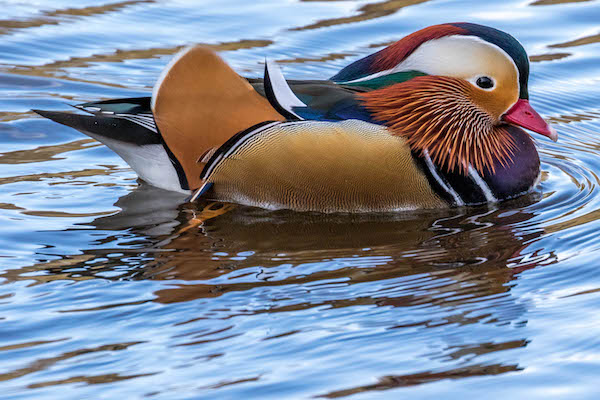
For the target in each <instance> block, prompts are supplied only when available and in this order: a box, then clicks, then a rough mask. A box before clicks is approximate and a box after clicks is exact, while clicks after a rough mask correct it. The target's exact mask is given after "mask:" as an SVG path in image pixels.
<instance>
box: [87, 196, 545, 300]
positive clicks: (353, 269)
mask: <svg viewBox="0 0 600 400" xmlns="http://www.w3.org/2000/svg"><path fill="white" fill-rule="evenodd" d="M173 196H179V195H178V194H174V193H170V192H166V191H162V190H160V189H156V188H153V187H149V186H145V185H143V186H141V188H140V189H138V190H135V191H133V192H132V193H130V194H128V195H126V196H124V197H122V198H121V199H119V201H118V202H117V203H116V204H115V205H116V206H118V207H120V208H121V209H122V211H121V212H119V213H117V214H115V215H112V216H109V217H101V218H98V219H96V220H95V221H94V222H93V225H94V226H96V228H97V229H104V230H122V229H127V228H130V229H131V230H132V231H133V232H135V233H137V234H138V235H140V236H147V237H152V240H153V241H154V242H155V243H156V244H155V245H154V246H153V247H152V246H151V247H150V248H148V249H146V250H150V251H152V252H151V253H150V252H149V254H152V257H153V260H152V261H151V262H149V263H147V264H146V265H145V266H143V267H142V268H138V269H135V270H133V271H131V274H132V277H133V278H135V279H158V280H163V279H169V280H172V279H177V280H183V281H188V282H190V284H182V285H181V286H180V287H179V288H174V289H168V290H164V291H161V292H159V293H157V294H158V299H157V300H158V301H161V302H166V303H169V302H174V301H188V300H193V299H196V298H201V297H215V296H219V295H220V294H222V293H224V292H228V291H239V290H247V289H250V288H252V287H256V286H264V285H266V286H284V285H289V284H294V285H306V284H310V283H314V282H318V281H322V280H339V281H344V282H345V283H346V284H348V285H352V284H356V283H360V282H367V281H378V280H387V279H393V278H398V277H406V276H411V275H420V274H428V275H430V279H437V280H446V281H447V282H448V284H447V285H442V286H439V287H436V288H435V289H432V290H431V291H430V292H431V293H430V295H432V294H433V293H436V294H438V295H436V296H435V297H436V300H434V299H432V298H431V297H429V296H428V295H424V294H418V295H417V294H413V295H409V296H407V297H405V298H385V297H377V298H373V299H371V300H372V302H373V303H376V304H382V305H398V306H402V305H409V304H420V303H431V302H433V303H436V304H438V303H439V304H446V305H450V304H455V303H460V302H461V300H452V301H449V300H448V299H445V298H444V297H443V296H439V294H440V293H442V292H448V293H450V292H456V294H459V293H460V292H461V291H464V288H465V287H469V288H470V289H469V290H467V292H473V293H475V292H476V294H477V296H484V295H486V294H487V295H490V294H497V293H503V292H506V291H507V290H508V289H509V287H510V286H509V285H506V283H508V282H510V281H511V280H512V278H513V276H514V275H515V274H518V273H519V272H521V271H524V270H526V269H529V268H533V267H535V266H536V265H538V263H542V264H545V265H547V264H551V263H553V262H554V261H555V257H554V255H553V254H552V253H548V254H545V255H539V254H531V252H530V251H528V250H527V247H528V245H529V244H531V243H532V242H534V241H535V240H536V238H538V237H540V236H541V234H542V233H543V231H542V230H540V229H539V228H538V229H527V228H526V226H527V224H526V222H527V221H528V220H529V219H531V218H532V217H533V216H534V215H533V214H531V213H529V212H526V211H525V207H521V209H520V208H519V207H520V206H525V205H527V204H529V203H531V202H533V201H535V198H534V197H535V196H539V194H531V195H530V196H529V197H527V196H526V197H525V198H523V199H520V200H515V201H512V202H510V203H507V204H505V205H502V206H492V207H488V206H485V207H479V208H466V209H448V210H441V211H440V210H435V211H427V210H425V211H423V210H422V211H415V212H410V213H402V214H370V215H351V214H319V213H297V212H288V211H276V212H273V211H267V210H262V209H257V208H248V207H243V206H232V205H227V204H216V203H200V204H198V205H193V204H189V203H188V204H185V205H183V206H174V205H173V204H174V203H173V198H172V197H173ZM161 200H163V201H162V202H161ZM148 207H153V208H152V209H149V208H148ZM203 210H204V211H203ZM207 210H208V212H206V211H207ZM219 214H221V215H219ZM203 216H204V217H203ZM194 217H195V218H196V219H195V220H196V221H198V220H199V219H202V218H206V220H205V221H204V222H203V223H201V224H198V225H197V226H196V224H194V223H193V222H192V223H190V221H194ZM190 224H191V225H190ZM520 226H523V227H524V228H519V227H520ZM130 233H131V231H130ZM153 250H160V251H153ZM143 251H144V250H140V252H143ZM228 275H231V276H230V277H229V278H231V279H230V282H227V281H228V280H229V279H228ZM242 276H245V278H243V279H242V278H241V277H242ZM214 280H218V283H213V282H212V281H214ZM450 282H453V283H450ZM467 282H469V285H466V283H467ZM473 285H475V286H476V287H477V289H476V290H474V289H473V288H472V286H473ZM461 288H462V289H461ZM484 292H485V293H484ZM365 301H366V300H365V299H361V302H363V303H364V302H365ZM469 301H472V298H469ZM307 306H313V305H307Z"/></svg>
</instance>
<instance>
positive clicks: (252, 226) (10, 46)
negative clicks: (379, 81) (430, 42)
mask: <svg viewBox="0 0 600 400" xmlns="http://www.w3.org/2000/svg"><path fill="white" fill-rule="evenodd" d="M530 1H531V2H530V3H528V2H527V1H515V0H511V1H489V2H481V1H475V0H469V1H443V0H440V1H435V0H433V1H423V0H421V1H419V0H415V1H409V0H407V1H400V0H388V1H379V2H372V1H331V2H327V1H292V0H290V1H286V2H282V1H280V0H272V1H261V2H257V3H255V2H247V1H240V0H230V1H212V0H210V1H209V0H204V1H203V2H202V4H198V2H194V1H185V0H180V1H172V2H157V1H139V0H138V1H136V0H131V1H121V2H110V1H107V0H80V1H78V2H72V1H66V0H58V1H51V2H50V1H47V2H43V1H37V2H25V1H7V0H4V1H1V2H0V4H1V5H2V10H3V16H2V20H1V21H0V39H1V40H0V55H1V56H0V57H1V58H0V88H1V89H2V90H1V91H0V144H1V147H0V149H1V152H2V154H1V155H0V282H1V283H0V389H1V392H0V393H2V394H0V397H4V398H10V399H21V398H35V399H56V398H61V399H70V398H72V399H82V398H127V399H135V398H145V397H150V398H157V399H167V398H168V399H184V398H218V399H227V398H260V399H282V398H311V397H319V396H321V397H325V398H339V397H350V396H352V398H353V399H367V398H368V399H373V398H392V399H397V398H410V399H421V398H423V399H425V398H427V399H429V398H434V396H435V397H442V398H456V399H460V398H465V397H467V398H472V397H475V396H477V395H480V396H485V398H487V399H506V397H507V396H512V397H513V398H530V399H553V398H556V399H565V398H576V399H595V398H597V396H598V392H599V391H600V390H599V389H598V383H597V377H598V375H599V373H600V323H599V319H598V317H597V315H596V314H597V310H598V308H599V307H600V273H598V272H597V268H598V264H597V262H598V259H599V257H600V241H598V239H597V236H598V233H597V232H598V229H600V222H599V221H598V218H600V179H599V177H598V172H597V171H598V170H599V169H600V160H599V159H598V155H597V152H598V150H599V149H600V135H599V132H600V90H599V88H600V36H599V35H600V2H599V1H557V0H554V1H550V0H538V1H533V0H530ZM562 3H564V4H562ZM448 21H472V22H477V23H483V24H487V25H492V26H495V27H497V28H500V29H502V30H505V31H507V32H510V33H511V34H513V35H514V36H516V37H517V38H518V39H520V40H521V41H522V43H523V44H524V46H525V48H526V49H527V51H528V52H529V54H530V55H531V56H532V60H533V61H534V62H533V63H532V76H531V81H530V82H531V83H530V93H531V96H532V99H531V102H532V104H533V105H534V107H535V108H536V109H537V110H538V111H539V112H540V113H541V114H542V115H544V116H545V117H546V118H549V119H550V120H552V121H553V122H554V123H555V125H554V126H555V127H556V129H557V130H558V132H559V135H560V139H559V142H558V143H551V142H549V141H548V140H546V139H544V138H540V137H539V136H538V137H537V139H536V140H537V144H538V148H539V151H540V155H541V159H542V170H543V181H542V183H541V185H540V187H539V190H537V191H536V192H535V193H533V194H531V195H529V196H525V197H523V198H520V199H517V200H514V201H511V202H508V203H503V204H500V205H496V206H490V207H479V208H469V209H453V210H445V211H421V212H412V213H405V214H398V215H374V216H368V215H362V216H344V215H338V216H335V215H326V216H323V215H318V214H295V213H291V212H267V211H262V210H257V209H249V208H242V207H237V208H234V209H232V210H221V212H222V211H227V212H225V213H223V214H222V215H220V216H217V217H215V218H213V219H209V220H208V221H207V222H206V223H205V224H204V225H202V226H199V227H198V226H196V227H191V228H190V229H188V230H186V231H185V232H183V233H181V234H177V232H178V231H180V230H181V229H185V228H186V227H187V228H189V227H190V226H191V225H190V221H193V217H194V215H197V214H198V213H199V212H200V209H201V208H202V207H203V205H200V206H197V207H196V206H191V205H178V204H179V202H180V200H181V197H180V196H179V195H177V194H172V193H167V192H164V191H161V190H158V189H154V188H151V187H147V186H143V185H142V186H141V187H138V182H137V181H136V176H135V174H134V173H133V172H132V171H131V170H130V169H129V168H128V167H127V165H126V164H125V163H124V162H123V161H122V160H121V159H119V158H118V157H117V156H116V155H114V154H113V153H112V152H111V151H110V150H108V149H107V148H105V147H103V146H101V145H99V144H98V143H96V142H94V141H92V140H91V139H88V138H87V137H85V136H83V135H82V134H80V133H78V132H76V131H74V130H72V129H69V128H66V127H63V126H60V125H58V124H54V123H52V122H50V121H47V120H43V119H41V118H39V117H37V116H36V115H35V114H33V113H32V112H31V111H30V109H32V108H42V109H53V110H65V109H68V106H67V105H66V104H73V103H76V102H83V101H93V100H98V99H106V98H114V97H128V96H137V95H146V94H147V93H149V92H150V90H151V88H152V85H153V84H154V81H155V79H156V78H157V77H158V75H159V73H160V71H161V69H162V68H163V66H165V65H166V63H167V62H168V61H169V58H170V56H171V55H172V54H173V53H175V52H176V51H177V50H178V49H180V48H181V47H182V46H184V45H187V44H191V43H206V44H209V45H212V46H214V47H215V48H216V49H218V50H221V51H222V53H221V54H222V55H223V57H224V58H225V59H226V60H227V61H228V62H230V63H231V64H232V65H233V66H234V67H235V68H236V70H237V71H239V72H240V73H241V74H244V75H246V76H260V75H261V73H262V68H263V66H262V62H263V60H264V58H265V57H268V58H270V59H274V60H278V61H280V62H281V63H282V65H283V66H284V72H285V74H286V76H288V77H290V78H300V79H310V78H322V77H327V76H331V75H333V74H334V73H335V72H336V71H337V70H339V69H340V68H341V67H342V66H344V65H346V64H348V63H349V62H351V61H353V60H355V59H358V58H360V57H362V56H364V55H366V54H369V53H371V52H373V51H375V50H376V49H378V48H380V47H381V46H382V45H384V44H386V43H388V42H390V41H393V40H397V39H399V38H401V37H402V36H404V35H406V34H408V33H410V32H412V31H414V30H417V29H419V28H422V27H424V26H427V25H431V24H434V23H440V22H448ZM216 213H218V211H217V212H216Z"/></svg>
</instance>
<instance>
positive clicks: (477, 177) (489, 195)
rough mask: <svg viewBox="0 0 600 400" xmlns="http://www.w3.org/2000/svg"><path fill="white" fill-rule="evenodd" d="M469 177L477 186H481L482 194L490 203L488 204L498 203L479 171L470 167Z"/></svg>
mask: <svg viewBox="0 0 600 400" xmlns="http://www.w3.org/2000/svg"><path fill="white" fill-rule="evenodd" d="M469 177H470V178H471V179H472V180H473V182H475V184H476V185H477V186H479V188H480V189H481V192H482V193H483V195H484V196H485V199H486V200H487V201H488V203H497V202H498V199H497V198H496V196H494V194H493V193H492V191H491V190H490V187H489V186H488V184H487V183H485V181H484V180H483V178H481V176H480V175H479V173H478V172H477V170H476V169H475V168H473V166H471V165H469Z"/></svg>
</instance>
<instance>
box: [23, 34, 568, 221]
mask: <svg viewBox="0 0 600 400" xmlns="http://www.w3.org/2000/svg"><path fill="white" fill-rule="evenodd" d="M528 77H529V60H528V57H527V54H526V52H525V50H524V48H523V46H522V45H521V44H520V43H519V42H518V41H517V40H516V39H515V38H513V37H512V36H510V35H509V34H507V33H504V32H502V31H499V30H497V29H494V28H490V27H486V26H482V25H477V24H472V23H449V24H441V25H435V26H430V27H428V28H425V29H422V30H420V31H417V32H415V33H412V34H410V35H408V36H406V37H404V38H403V39H401V40H399V41H397V42H395V43H393V44H392V45H390V46H388V47H386V48H384V49H383V50H381V51H378V52H376V53H374V54H371V55H369V56H367V57H364V58H362V59H360V60H358V61H355V62H353V63H352V64H350V65H348V66H347V67H345V68H343V69H342V70H341V71H340V72H338V73H337V74H335V75H334V76H332V77H331V78H330V79H329V80H322V81H318V80H314V81H301V80H290V81H286V79H285V78H284V77H283V75H282V73H281V71H280V69H279V68H278V67H277V65H276V64H275V63H273V62H269V61H267V62H266V63H265V75H264V79H245V78H243V77H241V76H239V75H238V74H237V73H236V72H235V71H233V70H232V69H231V68H230V67H229V66H228V65H227V64H226V63H225V62H224V61H223V60H222V59H221V58H219V56H217V55H216V54H215V53H214V52H213V51H211V50H209V49H207V48H205V47H202V46H195V47H190V48H187V49H185V50H183V51H182V52H180V53H179V54H177V55H176V56H175V57H174V59H173V60H172V61H171V62H170V63H169V65H167V67H166V68H165V69H164V71H163V72H162V74H161V76H160V78H159V80H158V82H157V83H156V85H155V87H154V90H153V92H152V96H151V97H143V98H128V99H117V100H108V101H100V102H92V103H85V104H80V105H77V106H75V107H77V108H78V109H80V110H82V111H85V112H87V113H89V114H76V113H65V112H54V111H41V110H34V111H36V112H37V113H39V114H40V115H42V116H44V117H47V118H50V119H52V120H54V121H56V122H59V123H61V124H64V125H68V126H71V127H73V128H76V129H78V130H80V131H81V132H83V133H85V134H87V135H89V136H91V137H92V138H94V139H97V140H99V141H100V142H102V143H104V144H105V145H106V146H108V147H109V148H111V149H112V150H113V151H114V152H115V153H117V154H118V155H119V156H121V157H122V158H123V159H124V160H125V161H126V162H127V163H128V164H129V165H130V166H131V168H132V169H133V170H134V171H135V172H136V173H137V174H138V176H139V177H140V178H141V179H142V180H144V181H146V182H148V183H149V184H151V185H154V186H157V187H159V188H163V189H167V190H172V191H179V192H185V193H190V194H192V193H193V196H192V197H191V200H195V199H196V198H197V197H199V196H202V197H203V198H206V199H210V200H217V201H224V202H232V203H240V204H245V205H250V206H256V207H263V208H268V209H292V210H298V211H319V212H377V211H397V210H410V209H421V208H439V207H451V206H464V205H476V204H482V203H489V202H497V201H501V200H506V199H510V198H514V197H516V196H519V195H521V194H524V193H526V192H528V191H530V190H531V189H532V188H533V187H534V186H535V185H536V183H537V182H538V179H539V176H540V160H539V157H538V153H537V151H536V148H535V146H534V143H533V141H532V139H531V137H530V136H529V135H528V134H527V133H525V131H523V130H522V129H521V128H525V129H528V130H531V131H534V132H537V133H539V134H541V135H544V136H546V137H548V138H550V139H552V140H554V141H556V139H557V134H556V131H555V130H554V129H552V128H551V127H550V126H549V125H548V124H547V123H546V122H545V121H544V120H543V119H542V118H541V117H540V115H539V114H538V113H537V112H536V111H535V110H534V109H533V108H532V107H531V106H530V104H529V101H528V99H529V93H528V89H527V83H528ZM90 114H91V115H90ZM520 127H521V128H520Z"/></svg>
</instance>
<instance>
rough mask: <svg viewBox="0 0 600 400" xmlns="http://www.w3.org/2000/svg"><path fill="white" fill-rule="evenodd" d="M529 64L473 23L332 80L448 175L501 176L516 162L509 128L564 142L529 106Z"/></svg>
mask: <svg viewBox="0 0 600 400" xmlns="http://www.w3.org/2000/svg"><path fill="white" fill-rule="evenodd" d="M528 78H529V60H528V57H527V54H526V52H525V49H524V48H523V46H521V44H520V43H519V42H518V41H517V40H516V39H515V38H513V37H512V36H510V35H509V34H507V33H504V32H502V31H499V30H497V29H493V28H489V27H486V26H482V25H477V24H471V23H452V24H442V25H435V26H431V27H428V28H425V29H422V30H420V31H417V32H415V33H413V34H411V35H409V36H407V37H405V38H404V39H402V40H400V41H398V42H396V43H394V44H392V45H390V46H389V47H387V48H385V49H383V50H381V51H379V52H377V53H375V54H372V55H370V56H368V57H365V58H363V59H361V60H358V61H356V62H354V63H353V64H351V65H349V66H348V67H346V68H344V69H343V70H341V71H340V72H339V73H338V74H337V75H335V76H333V77H332V78H331V79H332V80H333V81H335V82H337V83H342V84H344V85H350V86H359V87H364V88H367V89H369V90H368V91H366V92H365V93H362V94H360V95H359V96H360V100H361V101H362V102H363V105H364V107H365V108H366V109H367V110H368V111H369V112H370V113H371V115H372V116H373V119H375V120H376V121H378V122H381V123H383V124H385V125H386V126H388V128H389V129H390V130H391V131H392V132H393V134H395V135H399V136H402V137H404V138H406V139H407V141H408V143H409V144H410V146H411V148H412V149H413V151H417V152H421V153H424V152H428V153H429V155H430V156H431V158H432V160H433V161H434V162H435V163H436V164H437V165H438V166H440V167H441V168H444V169H446V170H447V171H449V172H450V171H455V170H458V171H460V172H462V173H466V171H467V170H468V168H469V166H473V167H474V168H476V169H477V170H478V171H479V172H480V173H483V172H485V171H486V170H488V171H490V172H492V173H494V170H495V168H496V166H497V165H501V166H503V167H505V166H507V165H508V164H510V163H511V162H512V156H513V154H514V153H515V150H516V147H517V145H518V144H517V143H515V140H514V136H513V135H511V134H510V129H513V128H510V127H509V126H508V125H509V124H510V125H513V126H520V127H523V128H526V129H529V130H532V131H534V132H537V133H539V134H541V135H544V136H547V137H549V138H550V139H552V140H554V141H556V139H557V134H556V131H554V130H553V129H552V128H551V127H550V126H548V124H547V123H546V122H545V121H544V120H543V119H542V118H541V117H540V115H539V114H538V113H537V112H536V111H535V110H534V109H533V108H532V107H531V106H530V105H529V93H528V89H527V82H528Z"/></svg>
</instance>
